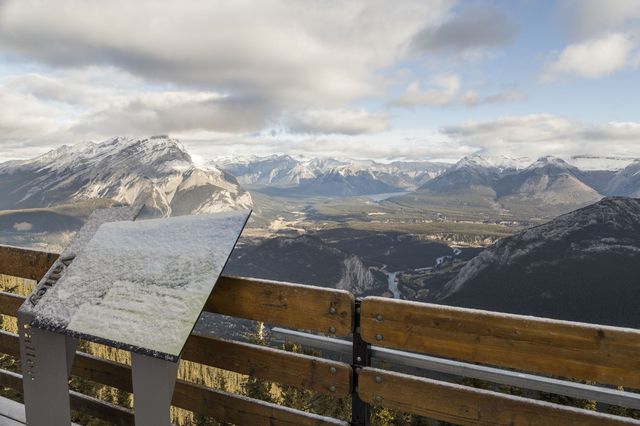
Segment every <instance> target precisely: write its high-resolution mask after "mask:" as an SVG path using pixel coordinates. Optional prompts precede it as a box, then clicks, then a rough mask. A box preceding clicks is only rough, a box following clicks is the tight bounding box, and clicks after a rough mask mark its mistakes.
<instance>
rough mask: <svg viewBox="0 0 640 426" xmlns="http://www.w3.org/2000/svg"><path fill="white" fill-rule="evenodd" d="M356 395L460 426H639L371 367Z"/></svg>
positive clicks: (586, 412)
mask: <svg viewBox="0 0 640 426" xmlns="http://www.w3.org/2000/svg"><path fill="white" fill-rule="evenodd" d="M358 395H359V396H360V398H362V400H364V401H366V402H369V403H371V404H373V405H380V406H384V407H388V408H393V409H396V410H399V411H401V412H406V413H413V414H417V415H420V416H425V417H429V418H433V419H438V420H441V421H446V422H451V423H455V424H459V425H486V426H489V425H498V426H500V425H504V426H507V425H508V426H548V425H563V426H623V425H636V426H637V425H640V421H638V420H633V419H630V418H626V417H619V416H613V415H608V414H603V413H597V412H594V411H588V410H582V409H578V408H573V407H567V406H562V405H557V404H551V403H547V402H543V401H536V400H532V399H526V398H521V397H516V396H512V395H506V394H501V393H497V392H492V391H487V390H483V389H476V388H471V387H467V386H461V385H457V384H453V383H447V382H441V381H437V380H432V379H426V378H421V377H415V376H409V375H405V374H400V373H394V372H389V371H385V370H378V369H374V368H364V369H363V370H362V373H361V374H360V376H359V378H358Z"/></svg>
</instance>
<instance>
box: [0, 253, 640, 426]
mask: <svg viewBox="0 0 640 426" xmlns="http://www.w3.org/2000/svg"><path fill="white" fill-rule="evenodd" d="M55 258H56V255H55V254H51V253H44V252H38V251H33V250H26V249H18V248H11V247H4V246H0V274H7V275H12V276H16V277H22V278H28V279H36V280H37V279H38V278H39V277H41V276H42V275H43V274H44V272H46V270H47V269H48V266H47V265H51V263H52V262H53V261H54V260H55ZM22 300H24V298H23V297H21V296H17V295H14V294H10V293H6V292H0V312H1V313H2V314H5V315H11V316H15V315H16V312H17V309H18V307H19V306H20V304H21V303H22ZM205 310H207V311H210V312H215V313H221V314H225V315H231V316H234V317H239V318H247V319H252V320H259V321H264V322H266V323H269V324H273V325H279V326H283V327H289V328H296V329H304V330H308V331H315V332H320V333H324V334H328V335H333V336H342V337H346V336H349V335H351V334H353V333H357V334H358V335H359V336H361V337H362V339H364V341H365V342H368V343H369V344H375V345H376V346H383V347H387V348H395V349H400V350H408V351H416V352H423V353H427V354H431V355H437V356H443V357H448V358H453V359H457V360H461V361H468V362H475V363H483V364H489V365H494V366H499V367H506V368H514V369H518V370H524V371H531V372H536V373H541V374H548V375H554V376H561V377H566V378H571V379H582V380H589V381H596V382H598V383H601V384H606V385H614V386H625V387H631V388H640V356H638V355H640V331H638V330H631V329H622V328H614V327H604V326H597V325H591V324H578V323H570V322H565V321H554V320H546V319H539V318H533V317H524V316H518V315H504V314H498V313H493V312H486V311H477V310H470V309H462V308H451V307H443V306H439V305H429V304H423V303H414V302H406V301H398V300H390V299H385V298H378V297H367V298H365V299H363V300H362V301H361V303H360V307H359V309H358V312H356V310H355V299H354V297H353V295H352V294H350V293H348V292H345V291H340V290H332V289H325V288H318V287H312V286H304V285H297V284H288V283H280V282H273V281H264V280H254V279H246V278H236V277H226V276H224V277H222V278H221V279H220V280H219V282H218V283H217V284H216V287H215V289H214V292H213V294H212V297H211V299H210V300H209V302H208V303H207V305H206V307H205ZM357 323H358V324H359V327H357V328H356V326H355V325H356V324H357ZM18 348H19V346H18V337H17V335H16V334H13V333H9V332H6V331H2V332H0V352H2V353H5V354H8V355H10V356H13V357H19V356H20V354H19V349H18ZM182 359H184V360H187V361H193V362H196V363H200V364H204V365H208V366H213V367H217V368H221V369H225V370H229V371H234V372H238V373H242V374H247V375H251V376H254V377H258V378H262V379H265V380H269V381H273V382H277V383H281V384H285V385H292V386H296V387H299V388H303V389H309V390H313V391H316V392H319V393H322V394H327V395H332V396H335V397H346V396H349V395H353V394H354V393H355V394H357V395H358V396H359V398H360V399H361V400H363V401H365V402H366V403H369V404H371V405H377V406H383V407H388V408H392V409H396V410H399V411H401V412H407V413H413V414H417V415H421V416H426V417H429V418H434V419H438V420H443V421H447V422H451V423H456V424H465V425H494V424H497V425H551V424H553V425H556V424H557V425H565V424H567V425H596V424H597V425H640V421H637V420H633V419H631V418H626V417H620V416H613V415H609V414H604V413H600V412H595V411H589V410H582V409H577V408H572V407H567V406H562V405H558V404H551V403H546V402H542V401H538V400H534V399H528V398H522V397H517V396H512V395H507V394H503V393H498V392H493V391H488V390H481V389H476V388H472V387H468V386H462V385H458V384H452V383H449V382H444V381H439V380H432V379H427V378H424V377H418V376H412V375H407V374H402V373H398V372H394V371H389V370H381V369H376V368H373V367H370V366H367V365H365V366H357V367H358V368H355V367H356V366H355V365H354V366H352V365H350V364H347V363H343V362H338V361H333V360H329V359H325V358H322V357H318V356H309V355H303V354H298V353H292V352H287V351H283V350H278V349H273V348H269V347H264V346H260V345H254V344H248V343H242V342H236V341H230V340H223V339H219V338H213V337H203V336H201V335H192V336H191V337H190V339H189V340H188V342H187V345H186V347H185V350H184V352H183V354H182ZM72 375H75V376H78V377H82V378H86V379H89V380H91V381H94V382H97V383H101V384H104V385H108V386H112V387H115V388H118V389H122V390H124V391H129V392H130V391H131V370H130V367H129V366H127V365H125V364H121V363H117V362H114V361H108V360H105V359H102V358H99V357H96V356H92V355H88V354H85V353H82V352H78V353H77V355H76V358H75V360H74V364H73V368H72ZM0 385H1V386H5V387H8V388H12V389H16V390H18V391H20V390H21V387H22V381H21V377H20V375H19V374H16V373H12V372H8V371H2V370H0ZM71 404H72V407H73V408H74V409H76V410H79V411H82V412H84V413H87V414H89V415H92V416H95V417H98V418H101V419H103V420H107V421H109V422H112V423H114V424H118V425H131V424H133V413H132V411H131V410H129V409H126V408H122V407H119V406H116V405H113V404H110V403H107V402H104V401H101V400H99V399H96V398H93V397H90V396H87V395H83V394H79V393H76V392H72V393H71ZM173 404H174V405H175V406H176V407H180V408H184V409H187V410H190V411H194V412H196V413H199V414H202V415H205V416H210V417H213V418H216V419H218V420H220V421H223V422H229V423H234V424H238V425H245V424H251V425H254V424H255V425H346V424H348V422H345V421H342V420H337V419H333V418H330V417H325V416H318V415H314V414H310V413H307V412H304V411H300V410H295V409H291V408H287V407H283V406H280V405H277V404H272V403H267V402H263V401H259V400H255V399H251V398H247V397H244V396H240V395H237V394H233V393H228V392H223V391H220V390H217V389H212V388H209V387H205V386H202V385H198V384H194V383H190V382H186V381H179V382H178V383H177V384H176V388H175V392H174V396H173Z"/></svg>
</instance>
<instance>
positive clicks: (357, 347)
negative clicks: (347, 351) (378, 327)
mask: <svg viewBox="0 0 640 426" xmlns="http://www.w3.org/2000/svg"><path fill="white" fill-rule="evenodd" d="M361 302H362V300H361V299H356V312H355V317H354V323H355V324H354V325H355V329H354V331H353V349H352V353H353V360H352V367H353V395H352V397H351V424H352V425H353V426H369V425H370V422H371V406H370V405H369V404H367V403H366V402H364V401H363V400H361V399H360V397H359V396H358V375H359V374H360V370H361V369H362V368H363V367H369V366H371V345H369V344H368V343H367V342H365V341H364V340H362V336H361V335H360V303H361Z"/></svg>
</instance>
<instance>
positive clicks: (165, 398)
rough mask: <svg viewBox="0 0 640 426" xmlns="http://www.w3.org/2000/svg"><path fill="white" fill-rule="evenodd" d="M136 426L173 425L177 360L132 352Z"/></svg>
mask: <svg viewBox="0 0 640 426" xmlns="http://www.w3.org/2000/svg"><path fill="white" fill-rule="evenodd" d="M131 373H132V378H133V408H134V415H135V421H136V423H135V424H136V426H156V425H157V426H165V425H167V426H168V425H171V417H170V408H171V399H172V398H173V388H174V387H175V384H176V378H177V375H178V362H171V361H165V360H162V359H158V358H152V357H149V356H146V355H141V354H137V353H133V352H132V353H131Z"/></svg>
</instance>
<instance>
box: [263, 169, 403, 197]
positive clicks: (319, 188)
mask: <svg viewBox="0 0 640 426" xmlns="http://www.w3.org/2000/svg"><path fill="white" fill-rule="evenodd" d="M401 191H403V188H400V187H396V186H391V185H389V184H387V183H386V182H385V181H384V180H383V179H380V178H379V176H377V175H376V174H375V173H374V172H372V171H371V170H353V169H349V168H337V169H333V170H329V171H327V172H325V173H321V174H319V176H317V177H314V178H312V179H304V180H302V181H300V184H299V185H297V186H294V187H288V188H278V187H272V188H265V189H263V192H265V193H267V194H270V195H286V196H321V197H349V196H357V195H372V194H384V193H392V192H401Z"/></svg>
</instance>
